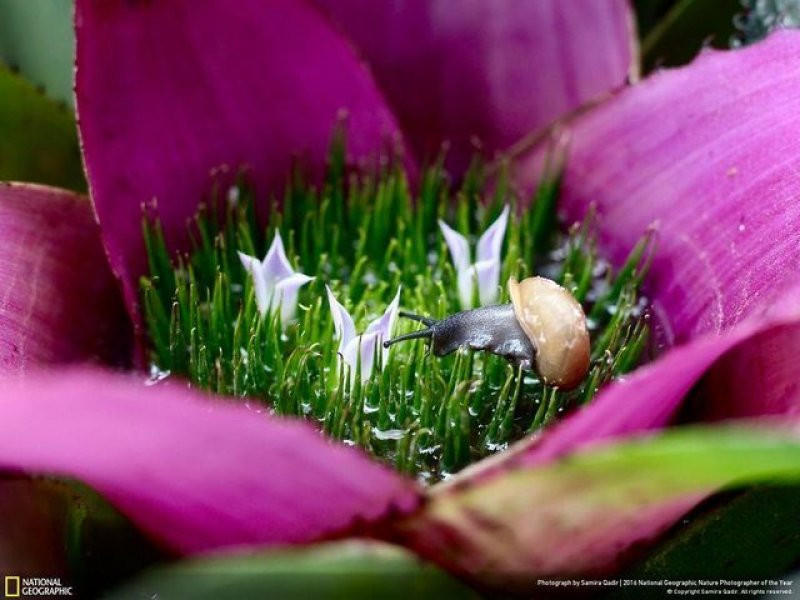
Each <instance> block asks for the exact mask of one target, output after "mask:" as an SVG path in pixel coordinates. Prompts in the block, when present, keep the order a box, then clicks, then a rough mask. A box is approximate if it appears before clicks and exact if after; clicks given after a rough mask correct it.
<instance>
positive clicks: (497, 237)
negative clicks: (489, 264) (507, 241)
mask: <svg viewBox="0 0 800 600" xmlns="http://www.w3.org/2000/svg"><path fill="white" fill-rule="evenodd" d="M509 211H510V209H509V207H508V204H506V206H505V208H503V212H502V213H500V216H499V217H497V219H496V220H495V222H494V223H492V224H491V226H490V227H489V229H487V230H486V231H485V232H484V233H483V235H482V236H481V239H479V240H478V251H477V253H476V255H477V256H476V258H477V262H478V263H480V262H482V261H486V260H494V261H497V262H498V263H499V262H500V252H501V250H502V249H503V238H505V237H506V227H507V226H508V213H509Z"/></svg>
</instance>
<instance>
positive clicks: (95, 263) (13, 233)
mask: <svg viewBox="0 0 800 600" xmlns="http://www.w3.org/2000/svg"><path fill="white" fill-rule="evenodd" d="M0 240H2V243H0V372H3V371H23V370H25V369H27V368H28V367H30V366H31V365H35V364H37V363H66V362H77V361H86V360H92V361H110V362H120V361H125V360H126V359H127V357H128V352H129V346H130V326H129V324H128V323H127V318H126V316H125V310H124V308H123V306H122V300H121V297H120V294H119V289H118V287H117V282H116V281H115V280H114V278H113V276H112V274H111V271H110V269H109V268H108V263H107V262H106V257H105V255H104V253H103V248H102V245H101V242H100V235H99V231H98V228H97V225H96V224H95V223H94V219H93V216H92V208H91V205H90V204H89V202H88V201H87V200H86V198H83V197H80V196H77V195H76V194H73V193H71V192H66V191H62V190H58V189H55V188H48V187H44V186H38V185H30V184H8V183H0Z"/></svg>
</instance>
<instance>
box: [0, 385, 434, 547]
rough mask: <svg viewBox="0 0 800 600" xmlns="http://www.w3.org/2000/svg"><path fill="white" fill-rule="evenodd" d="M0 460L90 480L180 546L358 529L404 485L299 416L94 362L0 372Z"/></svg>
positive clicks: (406, 494)
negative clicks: (18, 377) (97, 368)
mask: <svg viewBox="0 0 800 600" xmlns="http://www.w3.org/2000/svg"><path fill="white" fill-rule="evenodd" d="M0 388H2V398H3V401H2V402H0V469H6V470H12V471H16V472H19V471H24V472H27V473H35V474H53V475H61V476H68V477H72V478H76V479H80V480H81V481H84V482H85V483H87V484H88V485H90V486H92V487H93V488H94V489H96V490H97V491H98V492H100V493H101V494H102V495H103V496H105V497H106V498H107V499H108V500H109V501H110V502H111V503H112V504H114V505H115V506H116V507H117V508H118V509H119V510H120V511H121V512H122V513H123V514H125V515H126V516H127V517H129V518H130V519H131V520H132V521H133V522H134V523H135V524H137V525H138V526H139V527H140V528H141V529H142V530H143V531H144V532H145V533H147V534H148V535H149V536H151V537H152V538H153V539H155V540H157V541H159V542H160V543H161V544H163V545H164V546H165V547H167V548H169V549H171V550H175V551H178V552H182V553H194V552H200V551H204V550H210V549H212V548H218V547H227V546H235V545H246V544H281V543H302V542H309V541H312V540H316V539H319V538H323V537H324V538H334V537H340V536H345V535H348V534H352V533H353V532H354V531H356V530H358V531H366V530H368V529H369V527H370V525H371V524H373V523H375V522H378V521H381V520H382V519H384V518H386V517H387V515H389V514H394V513H404V512H407V511H409V510H412V509H414V508H415V507H416V505H417V503H418V501H419V491H418V490H417V488H416V486H415V485H414V484H413V483H412V482H410V481H409V480H406V479H404V478H402V477H401V476H400V475H397V474H395V473H393V472H391V471H389V470H388V469H386V468H384V467H382V466H380V465H378V464H376V463H374V462H372V461H370V460H369V459H367V458H366V457H365V456H364V455H362V454H361V453H360V452H359V451H356V450H354V449H350V448H345V447H343V446H340V445H337V444H334V443H331V442H329V441H327V440H325V438H324V437H323V436H322V435H321V434H320V433H318V432H316V431H314V430H313V429H312V428H311V427H310V426H308V425H306V424H304V423H300V422H296V421H292V420H288V419H277V418H273V417H270V416H268V415H267V414H265V411H262V410H256V409H255V408H253V407H249V408H248V407H245V406H241V405H235V404H232V403H228V402H226V401H224V400H222V399H216V400H214V399H211V398H207V397H204V396H203V395H202V394H199V393H197V392H193V391H191V390H189V389H188V388H187V387H185V385H183V384H167V385H163V384H161V385H157V386H153V387H145V385H144V384H143V383H142V382H141V381H140V380H138V379H137V378H132V377H123V376H114V375H110V374H105V373H100V372H92V371H85V370H83V371H66V372H54V373H52V374H40V375H38V376H37V377H29V378H28V379H27V380H25V381H22V382H17V381H0Z"/></svg>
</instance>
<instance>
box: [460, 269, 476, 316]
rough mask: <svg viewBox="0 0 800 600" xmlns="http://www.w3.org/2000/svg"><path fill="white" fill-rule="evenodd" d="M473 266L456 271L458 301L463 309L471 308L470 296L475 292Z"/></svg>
mask: <svg viewBox="0 0 800 600" xmlns="http://www.w3.org/2000/svg"><path fill="white" fill-rule="evenodd" d="M476 277H477V275H476V273H475V267H473V266H469V267H467V268H466V269H464V270H463V271H461V272H459V273H458V301H459V302H460V303H461V308H462V309H463V310H469V309H470V308H472V304H473V302H472V296H473V294H474V292H475V280H476Z"/></svg>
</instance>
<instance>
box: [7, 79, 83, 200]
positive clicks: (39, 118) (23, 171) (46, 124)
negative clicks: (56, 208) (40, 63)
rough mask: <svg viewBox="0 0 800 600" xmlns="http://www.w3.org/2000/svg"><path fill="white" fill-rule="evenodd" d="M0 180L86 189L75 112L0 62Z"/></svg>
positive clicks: (78, 189)
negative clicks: (49, 97)
mask: <svg viewBox="0 0 800 600" xmlns="http://www.w3.org/2000/svg"><path fill="white" fill-rule="evenodd" d="M0 132H2V135H0V180H11V181H31V182H36V183H46V184H50V185H55V186H59V187H64V188H68V189H73V190H77V191H84V190H85V189H86V183H85V182H84V178H83V168H82V166H81V156H80V150H79V147H78V134H77V130H76V128H75V120H74V118H73V116H72V113H71V112H70V111H69V110H68V109H67V108H66V107H65V106H63V105H59V104H57V103H55V102H53V101H52V100H50V99H48V98H47V97H45V96H44V95H43V94H42V93H41V92H39V91H37V90H36V89H35V88H34V87H33V86H32V85H30V84H29V83H27V82H26V81H24V80H23V79H22V78H21V77H19V76H18V75H15V74H13V73H11V72H10V71H9V70H7V69H4V68H2V67H0Z"/></svg>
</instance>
